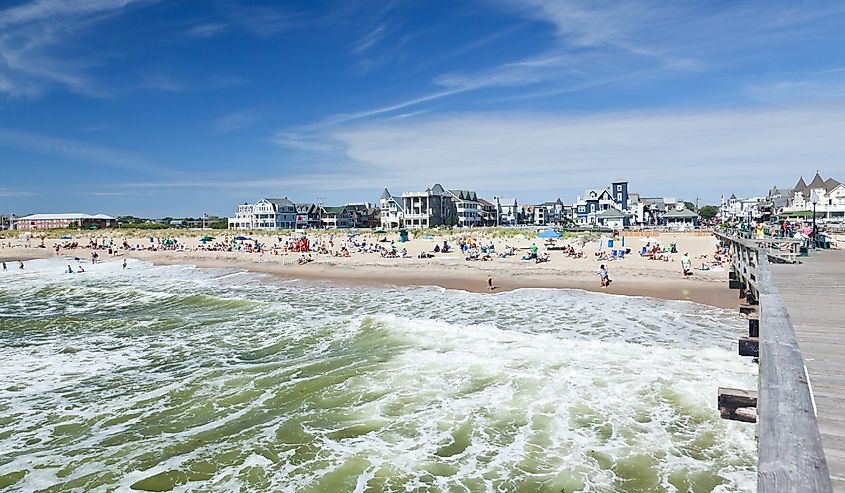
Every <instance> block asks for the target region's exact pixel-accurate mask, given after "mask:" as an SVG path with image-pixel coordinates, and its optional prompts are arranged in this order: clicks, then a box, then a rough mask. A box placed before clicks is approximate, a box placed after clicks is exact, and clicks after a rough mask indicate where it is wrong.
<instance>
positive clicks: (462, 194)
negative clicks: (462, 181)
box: [449, 190, 478, 202]
mask: <svg viewBox="0 0 845 493" xmlns="http://www.w3.org/2000/svg"><path fill="white" fill-rule="evenodd" d="M449 193H451V194H452V195H454V196H455V197H457V198H458V199H460V200H471V201H474V202H478V195H476V193H475V192H472V191H470V190H449Z"/></svg>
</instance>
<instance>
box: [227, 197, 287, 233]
mask: <svg viewBox="0 0 845 493" xmlns="http://www.w3.org/2000/svg"><path fill="white" fill-rule="evenodd" d="M228 222H229V229H267V230H272V229H294V228H295V227H296V205H295V204H294V203H293V202H291V201H290V200H288V199H287V198H283V199H261V200H259V201H258V202H256V203H254V204H246V203H245V204H242V205H239V206H238V210H237V212H236V213H235V217H230V218H229V220H228Z"/></svg>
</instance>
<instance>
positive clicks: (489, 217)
mask: <svg viewBox="0 0 845 493" xmlns="http://www.w3.org/2000/svg"><path fill="white" fill-rule="evenodd" d="M478 206H479V207H480V209H479V215H480V216H481V225H482V226H488V227H489V226H495V225H496V204H494V203H492V202H490V201H488V200H484V199H482V198H479V199H478Z"/></svg>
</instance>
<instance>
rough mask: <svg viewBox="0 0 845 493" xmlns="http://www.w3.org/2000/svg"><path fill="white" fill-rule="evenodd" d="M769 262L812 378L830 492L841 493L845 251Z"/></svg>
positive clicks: (844, 468)
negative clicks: (792, 262) (790, 262)
mask: <svg viewBox="0 0 845 493" xmlns="http://www.w3.org/2000/svg"><path fill="white" fill-rule="evenodd" d="M801 260H802V262H803V263H802V264H799V265H787V264H775V265H772V279H773V281H774V283H775V286H777V289H778V291H780V296H781V299H782V300H783V302H784V305H785V306H786V310H787V312H788V313H789V317H790V318H791V319H792V324H793V325H794V327H795V336H796V338H797V339H798V344H799V346H800V347H801V354H802V355H803V357H804V362H805V364H806V366H807V372H808V373H809V376H810V384H811V385H812V389H813V396H814V398H815V401H816V408H817V410H818V423H819V432H820V433H821V438H822V445H823V446H824V451H825V457H826V458H827V466H828V469H829V471H830V477H831V480H832V482H833V490H834V491H837V492H845V412H843V409H845V251H842V250H825V251H818V252H812V253H811V255H810V257H808V258H803V259H801Z"/></svg>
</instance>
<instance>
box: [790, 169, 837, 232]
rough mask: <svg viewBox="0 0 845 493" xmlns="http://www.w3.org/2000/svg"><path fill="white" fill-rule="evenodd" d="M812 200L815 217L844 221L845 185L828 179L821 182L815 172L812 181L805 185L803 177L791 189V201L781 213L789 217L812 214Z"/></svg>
mask: <svg viewBox="0 0 845 493" xmlns="http://www.w3.org/2000/svg"><path fill="white" fill-rule="evenodd" d="M813 198H815V201H816V206H815V209H816V217H819V218H821V219H824V220H833V221H840V220H845V184H843V183H840V182H839V181H838V180H835V179H833V178H828V179H827V180H823V179H822V177H821V175H819V173H818V172H816V176H815V177H813V181H811V182H810V184H809V185H807V184H806V183H805V182H804V177H801V178H800V179H799V180H798V183H796V184H795V186H794V187H793V188H792V200H791V203H790V204H789V205H787V206H786V207H784V208H783V211H782V212H783V213H784V214H786V215H789V214H790V213H793V214H794V213H797V212H804V211H808V212H812V210H813Z"/></svg>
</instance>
